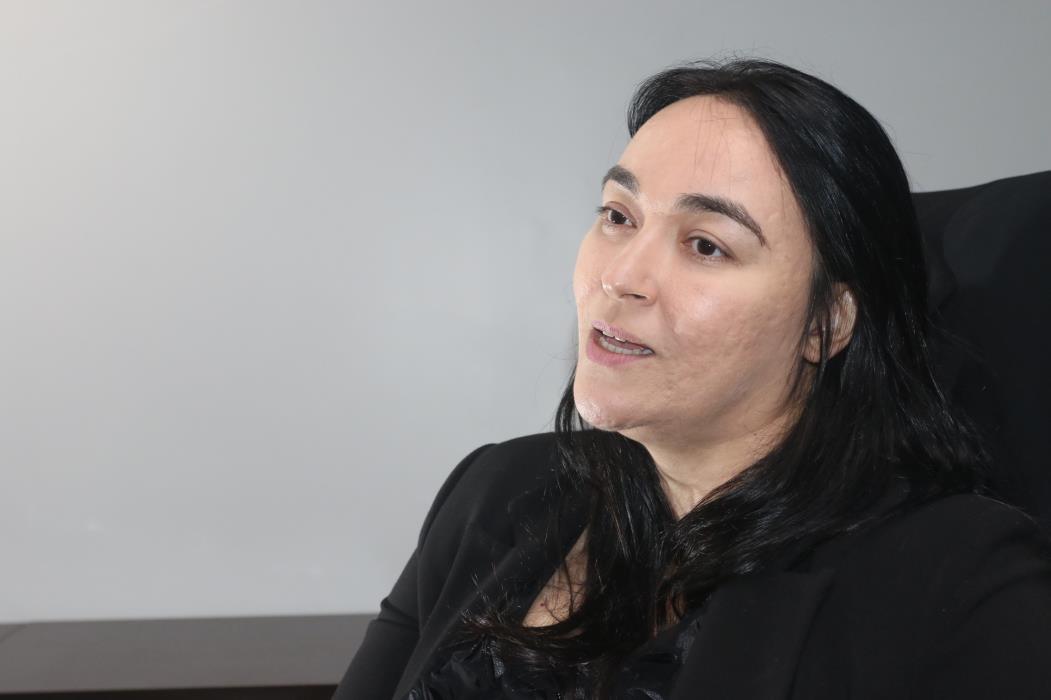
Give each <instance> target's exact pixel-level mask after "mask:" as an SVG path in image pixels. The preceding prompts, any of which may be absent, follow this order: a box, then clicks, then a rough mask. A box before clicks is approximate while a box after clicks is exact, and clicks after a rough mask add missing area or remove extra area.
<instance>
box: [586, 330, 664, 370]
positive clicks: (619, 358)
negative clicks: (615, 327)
mask: <svg viewBox="0 0 1051 700" xmlns="http://www.w3.org/2000/svg"><path fill="white" fill-rule="evenodd" d="M601 335H602V333H601V331H599V330H598V329H597V328H592V329H591V331H590V332H589V333H588V342H587V348H586V349H585V350H584V352H585V354H586V355H587V357H588V359H589V360H591V361H592V362H594V363H596V364H599V365H605V366H606V367H617V366H620V365H625V364H628V363H629V362H637V361H638V360H644V359H646V358H647V357H653V355H622V354H620V353H616V352H610V351H609V350H607V349H605V348H604V347H602V346H601V345H599V342H598V339H599V337H600V336H601ZM621 337H623V336H621ZM633 342H634V341H633Z"/></svg>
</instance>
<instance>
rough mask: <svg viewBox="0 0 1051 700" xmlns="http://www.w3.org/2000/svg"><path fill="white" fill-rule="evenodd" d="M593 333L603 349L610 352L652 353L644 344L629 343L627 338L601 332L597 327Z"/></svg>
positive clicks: (626, 353) (623, 353)
mask: <svg viewBox="0 0 1051 700" xmlns="http://www.w3.org/2000/svg"><path fill="white" fill-rule="evenodd" d="M593 332H594V333H595V340H596V342H597V343H598V344H599V346H600V347H601V348H602V349H603V350H609V351H610V352H613V353H616V354H618V355H652V354H653V350H651V349H650V348H648V347H646V346H645V345H639V344H638V343H630V342H628V341H627V340H622V339H620V338H618V337H616V336H615V335H609V334H607V333H603V332H602V331H600V330H598V329H597V328H596V329H594V331H593Z"/></svg>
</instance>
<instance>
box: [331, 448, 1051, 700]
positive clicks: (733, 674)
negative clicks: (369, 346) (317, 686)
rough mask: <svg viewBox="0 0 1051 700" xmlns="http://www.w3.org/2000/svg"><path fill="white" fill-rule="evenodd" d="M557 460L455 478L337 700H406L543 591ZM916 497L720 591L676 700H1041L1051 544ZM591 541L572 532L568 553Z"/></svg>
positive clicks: (479, 459) (948, 503) (960, 507)
mask: <svg viewBox="0 0 1051 700" xmlns="http://www.w3.org/2000/svg"><path fill="white" fill-rule="evenodd" d="M557 464H558V454H557V451H556V449H555V445H554V439H553V435H552V434H551V433H543V434H539V435H531V436H526V437H521V438H516V439H513V440H508V441H506V442H503V443H499V444H495V445H483V446H482V447H479V448H478V449H476V450H474V451H473V452H471V453H470V454H469V455H467V456H466V457H465V458H464V459H463V460H462V461H461V462H460V464H459V465H457V467H456V468H455V469H454V470H453V472H452V474H451V475H450V476H449V478H448V479H447V480H446V482H445V484H444V485H443V486H442V488H441V490H440V491H439V493H438V495H437V497H436V498H435V501H434V505H433V506H432V507H431V510H430V512H429V513H428V515H427V518H426V519H425V521H424V524H423V528H422V530H421V533H420V539H419V542H418V545H417V548H416V551H415V552H414V553H413V555H412V557H410V559H409V562H408V563H407V565H406V567H405V570H404V571H403V572H402V575H401V577H400V578H399V579H398V581H397V583H396V584H395V585H394V588H393V590H392V591H391V593H390V595H389V596H387V598H385V599H384V600H383V601H382V603H381V612H380V614H379V616H378V617H377V619H376V620H375V621H373V622H372V623H371V624H370V626H369V630H368V632H367V634H366V637H365V640H364V642H363V643H362V645H361V647H360V648H359V650H358V652H357V654H356V655H355V657H354V659H353V660H352V662H351V664H350V667H349V668H348V669H347V673H346V675H345V676H344V678H343V681H342V682H341V683H340V685H339V688H338V689H337V691H336V696H335V697H336V698H338V699H339V700H372V699H375V700H380V699H382V700H390V698H397V699H398V700H402V699H403V698H405V697H406V696H407V695H408V694H409V692H410V690H411V689H412V688H413V687H414V686H416V685H417V684H418V683H419V682H420V681H421V679H422V678H424V677H425V676H427V675H428V674H430V673H431V672H432V671H435V670H438V669H440V668H441V667H442V661H441V656H442V653H443V652H442V650H443V648H444V647H446V645H447V644H448V643H449V642H450V641H451V640H453V639H455V637H456V633H457V632H458V628H459V623H460V620H461V614H462V613H463V612H464V611H468V612H478V611H479V610H480V609H481V605H482V604H483V601H484V600H485V599H488V600H493V599H495V598H497V596H498V594H499V592H500V591H501V590H507V589H508V588H509V587H517V586H521V585H524V583H523V582H528V581H536V580H538V579H540V578H542V576H543V573H544V572H545V571H547V570H548V569H549V567H550V563H549V558H550V555H549V554H547V553H546V551H545V548H544V547H542V546H538V545H537V543H536V538H535V537H534V533H536V532H538V531H540V530H541V527H542V526H541V523H543V522H544V521H545V520H546V519H547V516H548V513H550V512H551V509H552V505H553V499H554V498H558V497H559V496H558V495H557V494H556V493H554V491H553V490H552V489H551V488H550V486H551V483H552V478H553V475H554V473H555V469H556V467H557ZM907 492H908V484H907V483H905V482H904V481H902V480H899V481H898V482H897V483H896V485H895V486H894V488H892V489H891V490H890V491H888V493H887V494H886V496H885V498H884V500H883V501H882V502H881V503H880V504H879V506H878V508H877V509H876V510H877V511H878V512H880V513H883V514H884V515H885V516H886V517H885V518H883V519H882V520H881V521H880V522H878V523H877V524H874V525H872V526H868V527H864V528H861V529H859V530H856V531H854V532H851V533H849V534H843V535H839V536H837V537H834V538H831V539H829V540H827V541H825V542H823V543H820V544H818V545H816V546H813V547H810V548H808V549H806V551H803V552H801V554H800V556H798V557H790V558H786V559H785V561H784V562H783V563H776V565H775V563H772V564H771V565H770V566H769V567H767V568H766V569H765V570H764V571H762V572H757V573H754V574H748V575H742V576H737V577H734V578H731V579H729V580H727V581H725V582H723V583H722V584H721V585H720V586H719V587H718V588H716V589H715V591H713V592H712V594H711V596H710V597H709V599H708V602H707V604H706V605H705V608H704V613H703V622H702V624H700V625H699V626H698V627H697V628H696V630H695V634H694V637H693V641H692V644H691V645H690V649H689V654H688V655H687V656H686V657H685V658H684V659H683V661H682V664H681V666H680V668H679V671H678V673H677V674H675V679H674V687H673V688H672V689H671V691H670V693H671V694H670V696H669V698H668V699H667V700H685V699H686V698H697V697H703V698H719V699H720V700H778V699H780V700H785V699H788V698H792V699H795V700H803V699H806V700H842V698H845V697H850V698H852V700H885V699H886V698H909V697H911V698H927V697H930V698H954V699H956V700H977V699H978V698H982V699H985V698H994V697H995V698H1010V699H1012V700H1018V699H1022V698H1033V699H1034V700H1035V699H1036V698H1041V699H1046V697H1047V689H1048V688H1049V687H1051V542H1048V540H1047V538H1046V536H1044V535H1043V534H1042V533H1041V532H1040V530H1039V528H1038V527H1037V526H1036V524H1035V523H1034V522H1033V520H1032V518H1030V517H1028V516H1027V515H1026V514H1025V513H1023V512H1021V511H1019V510H1018V509H1016V508H1014V507H1012V506H1009V505H1006V504H1004V503H1001V502H999V501H996V500H993V499H990V498H986V497H982V496H977V495H956V496H948V497H944V498H940V499H937V500H935V501H931V502H928V503H925V504H923V505H919V506H914V507H910V508H900V507H898V506H900V505H902V504H904V503H906V499H905V496H906V495H907ZM568 505H570V509H569V510H570V512H575V511H578V510H579V511H580V512H581V513H583V511H584V508H583V506H584V504H579V505H580V507H579V508H577V507H576V506H577V505H578V504H576V503H570V504H568ZM581 517H583V516H581ZM582 529H583V521H581V522H580V523H579V527H578V528H577V527H567V528H565V529H564V541H562V542H558V543H557V544H558V545H559V546H561V547H562V551H563V552H568V551H569V550H570V548H571V547H572V545H573V543H574V542H575V541H576V539H577V537H578V536H579V534H580V532H581V531H582ZM512 589H513V588H512ZM640 651H642V650H640ZM639 668H641V666H639Z"/></svg>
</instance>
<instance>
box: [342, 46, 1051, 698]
mask: <svg viewBox="0 0 1051 700" xmlns="http://www.w3.org/2000/svg"><path fill="white" fill-rule="evenodd" d="M629 132H630V134H631V136H632V139H631V141H630V143H629V144H628V146H627V148H626V149H625V151H624V153H623V154H622V155H621V157H620V159H619V160H618V162H617V163H616V165H614V166H613V167H612V168H611V169H610V170H609V172H608V173H607V174H606V176H605V178H604V179H603V182H602V205H601V206H600V207H599V210H598V216H597V219H596V222H595V224H594V226H593V227H592V228H591V229H590V230H589V231H588V232H587V234H586V235H585V236H584V239H583V241H582V243H581V246H580V251H579V255H578V258H577V264H576V269H575V272H574V294H575V297H576V302H577V311H578V325H579V356H578V362H577V366H576V369H575V371H574V373H573V376H572V377H571V380H570V382H569V385H568V386H567V388H566V392H565V394H564V396H563V398H562V402H561V404H560V408H559V413H558V419H557V421H556V430H555V432H554V433H553V434H542V435H533V436H527V437H522V438H518V439H515V440H510V441H507V442H504V443H500V444H494V445H483V446H482V447H479V448H478V449H476V450H474V451H473V452H471V454H469V455H467V456H466V457H465V458H464V459H463V460H462V461H461V462H460V464H459V465H458V466H457V467H456V468H455V469H454V470H453V473H452V475H451V476H450V477H449V478H448V480H447V481H446V483H445V485H444V486H443V487H442V489H441V491H440V492H439V493H438V495H437V498H436V499H435V502H434V505H433V506H432V508H431V511H430V513H429V514H428V516H427V518H426V520H425V522H424V525H423V529H422V532H421V534H420V540H419V543H418V547H417V550H416V552H415V553H414V555H413V556H412V558H411V559H410V561H409V563H408V565H407V566H406V568H405V571H404V572H403V574H402V576H401V578H400V579H399V580H398V582H397V583H396V584H395V587H394V589H393V591H392V592H391V594H390V596H388V598H387V599H385V600H384V601H383V604H382V612H381V613H380V615H379V617H378V618H377V620H376V621H374V622H373V623H372V624H371V626H370V628H369V632H368V634H367V636H366V639H365V641H364V644H363V645H362V647H361V649H360V650H359V652H358V653H357V655H356V656H355V658H354V660H353V661H352V663H351V665H350V668H349V669H348V671H347V674H346V676H345V678H344V679H343V682H342V683H341V684H340V687H339V689H338V690H337V693H336V697H337V698H355V699H360V698H390V697H395V698H399V699H400V698H406V697H408V698H413V699H416V700H422V699H424V698H427V699H434V698H450V697H455V698H496V697H515V698H527V697H528V698H548V697H550V698H556V697H558V698H570V697H573V698H590V697H617V698H621V697H623V698H636V697H638V698H660V699H662V700H663V699H667V698H693V697H699V698H719V699H721V700H724V699H726V698H755V699H760V698H761V699H763V700H769V699H770V698H789V697H791V698H807V699H808V700H813V699H815V698H830V699H831V698H836V699H840V698H846V697H852V698H873V699H875V698H904V697H937V698H941V697H953V698H991V697H997V698H1029V697H1032V698H1036V697H1046V693H1047V692H1048V688H1051V545H1049V543H1048V542H1047V541H1046V540H1045V539H1044V538H1043V537H1042V536H1041V534H1040V532H1039V530H1038V529H1037V528H1036V526H1035V525H1034V523H1033V521H1032V520H1031V519H1030V518H1028V517H1027V516H1026V515H1025V514H1023V513H1022V512H1021V511H1019V510H1017V509H1015V508H1012V507H1011V506H1008V505H1006V504H1003V503H1000V502H999V501H997V500H994V499H993V498H991V497H989V495H988V490H987V488H986V486H985V483H986V482H985V478H984V476H983V467H982V465H983V463H984V461H983V453H982V451H981V448H980V446H979V445H978V444H977V442H976V440H975V439H974V438H973V437H972V432H971V431H970V430H969V429H968V428H967V427H966V425H965V423H963V422H962V421H961V419H958V418H957V417H954V416H953V414H952V412H951V411H950V409H949V407H948V405H947V404H946V399H945V397H944V395H943V393H942V392H941V390H940V389H939V387H938V386H937V383H936V381H935V379H934V376H933V374H932V370H931V366H930V361H929V358H928V350H927V345H926V340H925V335H926V333H927V331H928V328H927V321H926V318H925V302H926V277H925V268H924V260H923V254H922V250H921V243H920V238H919V232H918V229H917V224H916V219H915V213H914V211H913V207H912V200H911V195H910V192H909V186H908V181H907V178H906V175H905V173H904V171H903V169H902V166H901V163H900V161H899V159H898V157H897V155H896V153H895V151H894V149H893V147H892V145H891V143H890V141H889V140H888V138H887V136H886V134H885V133H884V131H883V130H882V128H881V127H880V126H879V124H878V123H877V122H876V121H875V120H874V119H873V117H872V116H871V115H870V114H868V112H866V111H865V110H864V109H863V108H862V107H860V106H859V105H858V104H857V103H855V102H854V101H853V100H851V99H850V98H849V97H847V96H846V95H844V94H843V93H841V92H840V91H838V90H837V89H835V88H833V87H832V86H830V85H828V84H826V83H824V82H822V81H820V80H818V79H816V78H814V77H812V76H809V75H806V74H804V73H801V72H799V71H796V70H794V69H791V68H788V67H786V66H783V65H780V64H777V63H773V62H766V61H752V60H737V61H731V62H728V63H723V64H719V63H714V62H708V63H701V64H694V65H690V66H686V67H682V68H676V69H672V70H669V71H665V72H663V73H660V74H658V75H656V76H654V77H652V78H650V79H649V80H647V81H646V82H645V83H644V84H643V85H642V86H641V87H640V88H639V90H638V91H637V93H636V95H635V97H634V99H633V101H632V103H631V108H630V111H629Z"/></svg>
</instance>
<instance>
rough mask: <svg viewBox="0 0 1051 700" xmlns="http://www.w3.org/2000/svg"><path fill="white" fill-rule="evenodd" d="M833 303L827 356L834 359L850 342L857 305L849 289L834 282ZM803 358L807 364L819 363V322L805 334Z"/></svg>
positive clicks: (840, 283)
mask: <svg viewBox="0 0 1051 700" xmlns="http://www.w3.org/2000/svg"><path fill="white" fill-rule="evenodd" d="M833 290H834V295H835V297H834V301H833V302H832V308H831V309H829V314H828V319H829V328H828V329H827V332H828V334H829V349H828V356H829V357H830V358H832V357H834V356H835V355H836V354H837V353H838V352H839V351H840V350H842V349H843V348H845V347H846V346H847V343H849V342H850V336H851V334H852V333H853V332H854V320H855V319H856V318H857V316H858V304H857V301H856V300H855V299H854V294H853V293H852V292H851V291H850V288H849V287H848V286H847V285H845V284H843V283H842V282H836V283H835V285H834V286H833ZM803 357H805V358H806V360H807V362H811V363H813V364H817V363H818V362H820V361H821V325H820V320H819V319H818V320H815V321H814V323H813V324H812V325H811V326H810V330H809V332H808V333H807V338H806V344H805V347H804V348H803Z"/></svg>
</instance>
